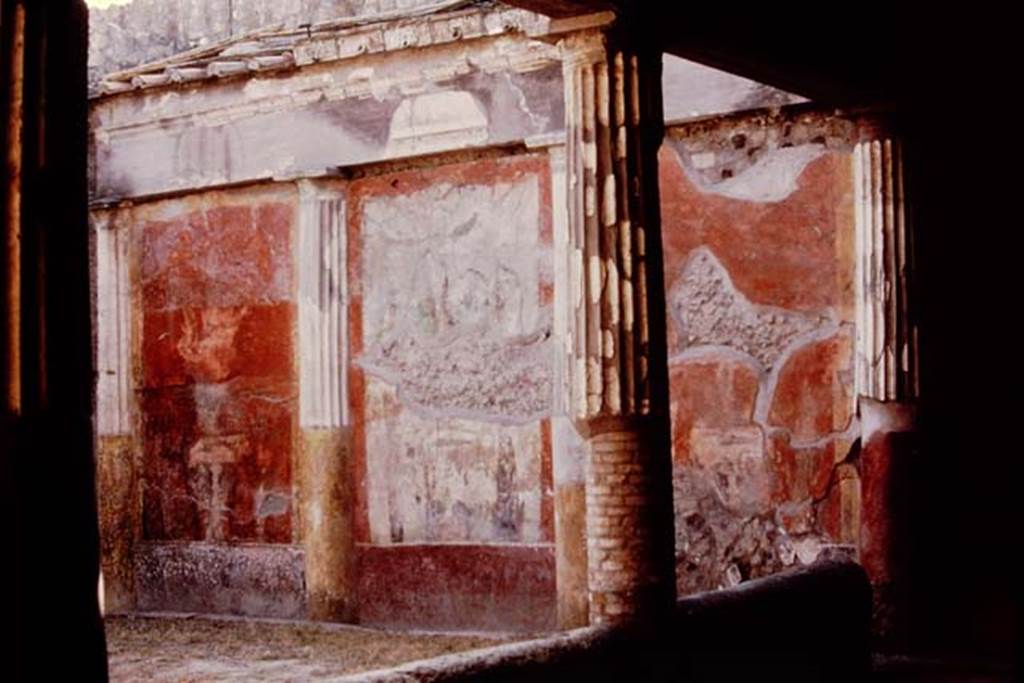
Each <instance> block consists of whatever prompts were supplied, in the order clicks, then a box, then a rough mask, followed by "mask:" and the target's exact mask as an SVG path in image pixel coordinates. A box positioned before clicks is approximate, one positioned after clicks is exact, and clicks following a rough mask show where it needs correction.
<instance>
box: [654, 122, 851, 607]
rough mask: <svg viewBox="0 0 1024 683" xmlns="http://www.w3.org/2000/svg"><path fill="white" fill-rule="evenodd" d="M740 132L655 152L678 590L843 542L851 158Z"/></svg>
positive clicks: (691, 138)
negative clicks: (839, 470)
mask: <svg viewBox="0 0 1024 683" xmlns="http://www.w3.org/2000/svg"><path fill="white" fill-rule="evenodd" d="M753 127H754V128H757V125H756V124H754V126H753ZM723 128H725V126H723ZM762 133H763V132H762ZM776 133H778V131H776ZM752 137H753V135H752V134H751V133H750V131H749V130H746V131H743V133H742V134H737V132H736V131H735V130H718V131H711V132H708V131H698V132H694V133H692V134H689V133H687V132H686V131H679V132H677V133H676V134H675V136H674V137H673V136H670V137H669V139H668V141H667V142H666V144H665V146H664V147H663V149H662V153H661V157H660V158H661V173H660V180H661V196H662V223H663V235H664V246H665V269H666V287H667V299H668V308H669V354H670V382H671V400H672V423H673V461H674V464H675V467H674V470H675V473H674V483H675V489H676V536H677V544H676V545H677V583H678V589H679V591H680V593H690V592H694V591H698V590H706V589H713V588H716V587H719V586H726V585H731V584H733V583H736V582H737V581H740V580H745V579H748V578H752V577H756V576H761V575H764V574H768V573H771V572H774V571H777V570H779V569H782V568H784V567H786V566H790V565H793V564H797V563H801V562H807V561H809V560H811V559H813V558H814V556H815V555H816V554H817V553H818V552H819V550H820V549H821V548H822V546H824V545H828V544H831V543H834V542H839V541H843V540H847V541H849V539H844V535H849V534H848V533H847V532H848V531H849V530H847V531H844V529H842V528H840V527H841V519H840V517H841V516H840V515H839V514H838V512H836V510H838V508H839V503H838V502H837V501H836V500H835V498H836V497H837V496H838V495H839V487H838V485H837V483H838V477H837V474H836V467H837V465H838V464H840V463H842V462H843V461H844V460H845V459H846V458H847V457H848V455H849V454H850V448H851V445H852V442H853V440H854V438H855V435H854V434H853V432H852V428H853V422H852V419H853V416H854V409H855V408H854V397H853V393H852V392H853V386H852V381H853V352H854V349H853V343H854V328H853V326H852V310H853V305H854V299H853V268H854V261H853V259H854V253H853V248H852V245H853V230H854V225H853V196H852V166H851V161H850V155H849V153H848V152H846V151H845V150H843V149H841V148H836V147H832V148H830V149H826V147H825V145H824V144H820V143H812V142H810V141H809V140H808V141H806V142H805V143H804V144H802V145H800V144H798V145H797V146H794V147H790V146H788V145H785V144H781V145H780V144H779V141H776V142H774V143H773V142H772V141H771V135H768V136H767V138H768V141H767V142H765V143H763V146H760V147H756V148H754V147H750V148H749V149H744V148H743V147H744V146H749V144H750V143H749V142H748V140H749V139H750V138H752ZM763 137H764V135H762V138H763ZM782 142H784V141H782ZM826 508H828V509H829V510H831V511H832V513H833V514H825V512H824V511H825V509H826Z"/></svg>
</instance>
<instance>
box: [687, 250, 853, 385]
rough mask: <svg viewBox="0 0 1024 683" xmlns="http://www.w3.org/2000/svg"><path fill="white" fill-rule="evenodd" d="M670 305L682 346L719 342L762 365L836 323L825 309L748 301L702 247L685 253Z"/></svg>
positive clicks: (770, 365) (768, 365) (769, 366)
mask: <svg viewBox="0 0 1024 683" xmlns="http://www.w3.org/2000/svg"><path fill="white" fill-rule="evenodd" d="M668 306H669V312H670V315H671V316H672V320H673V321H674V322H675V324H676V326H677V328H678V330H679V334H680V338H681V339H682V340H683V344H684V346H685V348H686V349H696V348H699V347H706V346H723V347H726V348H728V349H732V350H734V351H738V352H740V353H742V354H746V355H748V356H750V357H752V358H754V359H755V360H756V361H757V362H758V363H759V364H760V366H761V368H763V369H764V370H771V369H772V368H774V367H776V366H777V365H778V364H779V359H780V358H781V357H782V354H783V352H784V351H785V350H786V349H788V348H791V347H792V345H793V343H794V342H796V341H798V340H800V339H801V338H803V337H806V336H807V335H808V334H811V333H814V332H816V331H820V330H824V329H827V328H828V327H830V326H832V327H834V326H835V323H834V322H833V321H832V320H831V319H830V317H828V316H826V315H820V316H817V317H815V316H811V315H807V314H804V313H795V312H792V311H787V310H785V309H781V308H775V307H772V306H760V305H756V304H752V303H751V302H750V301H749V300H748V299H747V298H746V297H745V296H744V295H743V294H742V293H740V292H738V291H737V290H736V288H735V286H734V285H733V283H732V280H731V278H730V277H729V273H728V272H727V271H726V270H725V268H724V267H723V266H722V264H721V263H720V262H719V261H718V259H717V258H716V257H715V255H714V254H713V253H712V252H711V250H710V249H708V248H706V247H699V248H697V249H694V250H693V252H691V254H690V255H689V257H688V259H687V262H686V264H685V265H684V266H683V270H682V274H681V276H680V278H679V280H678V282H677V283H676V285H675V286H674V287H673V288H672V291H671V292H669V294H668Z"/></svg>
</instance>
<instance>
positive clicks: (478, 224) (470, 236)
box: [360, 178, 553, 423]
mask: <svg viewBox="0 0 1024 683" xmlns="http://www.w3.org/2000/svg"><path fill="white" fill-rule="evenodd" d="M539 201H540V198H539V188H538V184H537V182H536V180H535V179H534V178H529V179H527V180H524V181H519V182H515V183H499V184H495V185H491V186H488V185H468V186H453V185H449V184H439V185H435V186H433V187H430V188H427V189H425V190H422V191H419V192H415V193H412V194H409V195H404V196H399V197H388V198H380V199H373V200H370V201H368V202H367V204H366V206H365V214H364V215H365V219H364V228H363V230H364V248H363V273H364V278H365V279H364V282H363V288H364V292H365V295H364V304H363V305H364V311H363V317H364V326H365V328H364V333H365V335H366V342H367V344H366V351H365V352H364V354H363V356H362V358H361V359H360V363H361V364H362V366H363V367H364V368H365V369H367V370H368V371H370V372H371V373H373V374H374V375H376V376H377V377H379V378H381V379H384V380H385V381H387V382H389V383H391V384H394V385H396V386H397V387H398V390H399V398H400V399H401V402H402V404H403V405H404V406H406V407H410V408H413V409H414V410H416V411H417V412H419V413H420V414H423V415H434V416H438V417H440V416H446V417H468V418H474V419H484V420H489V421H497V422H505V423H523V422H529V421H532V420H534V419H536V418H537V417H541V416H544V415H547V414H548V413H549V412H550V410H551V394H552V388H551V387H552V369H551V364H552V357H553V354H552V352H551V343H550V336H551V320H550V315H551V313H550V309H549V307H544V306H541V303H540V292H539V290H540V280H541V264H542V263H543V262H545V261H546V260H547V259H549V258H550V255H549V253H548V251H547V248H545V247H543V246H542V245H541V244H540V243H539V238H538V215H539Z"/></svg>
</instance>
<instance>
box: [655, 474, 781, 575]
mask: <svg viewBox="0 0 1024 683" xmlns="http://www.w3.org/2000/svg"><path fill="white" fill-rule="evenodd" d="M715 479H716V475H715V473H714V472H711V471H708V470H705V469H703V468H699V467H677V468H676V469H675V472H674V473H673V490H674V498H675V510H676V588H677V591H678V593H679V594H680V595H687V594H690V593H695V592H699V591H704V590H713V589H716V588H725V587H728V586H730V585H735V584H737V583H740V582H742V581H746V580H748V579H752V578H757V577H760V576H766V575H768V574H773V573H775V572H777V571H779V570H781V569H784V568H786V567H787V566H791V565H793V564H795V561H796V559H797V558H796V553H795V551H794V549H793V543H792V539H790V537H789V536H788V535H787V534H786V532H785V530H784V529H783V528H781V527H780V526H779V525H778V524H776V522H775V520H774V519H773V516H772V515H771V514H770V513H769V512H768V511H767V508H766V507H764V508H762V509H761V510H758V511H753V510H751V511H749V512H748V513H747V514H737V512H736V510H734V509H731V508H730V507H729V506H728V505H727V504H726V503H725V502H724V501H723V500H722V499H721V497H720V496H719V494H718V489H717V487H716V484H715Z"/></svg>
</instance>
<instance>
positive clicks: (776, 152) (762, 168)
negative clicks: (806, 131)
mask: <svg viewBox="0 0 1024 683" xmlns="http://www.w3.org/2000/svg"><path fill="white" fill-rule="evenodd" d="M826 151H827V150H826V148H825V146H824V145H814V144H808V145H800V146H798V147H783V148H779V149H772V150H770V151H767V152H764V153H763V154H761V155H760V157H759V158H758V159H757V161H755V162H754V164H753V165H751V166H749V167H748V168H746V169H744V170H742V171H741V172H739V173H737V174H735V175H732V176H730V177H728V178H725V179H723V180H721V181H719V182H709V181H708V180H707V179H706V178H705V176H704V174H701V173H696V172H694V171H695V169H707V168H711V167H713V166H715V155H714V154H713V153H712V152H701V153H699V154H694V155H692V156H688V155H686V154H685V153H681V154H680V155H679V158H680V160H681V161H682V166H683V171H684V172H685V173H686V175H687V177H688V178H689V179H690V181H691V182H692V183H693V184H694V185H695V186H696V187H698V188H700V190H701V191H702V192H706V193H710V194H717V195H721V196H723V197H729V198H730V199H741V200H744V201H748V202H761V203H767V202H781V201H782V200H784V199H786V198H787V197H789V196H790V195H791V194H793V193H794V192H796V190H797V179H798V178H799V177H800V174H801V173H803V172H804V169H805V168H807V165H808V164H810V163H811V162H812V161H814V160H815V159H817V158H818V157H820V156H821V155H823V154H825V152H826Z"/></svg>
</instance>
